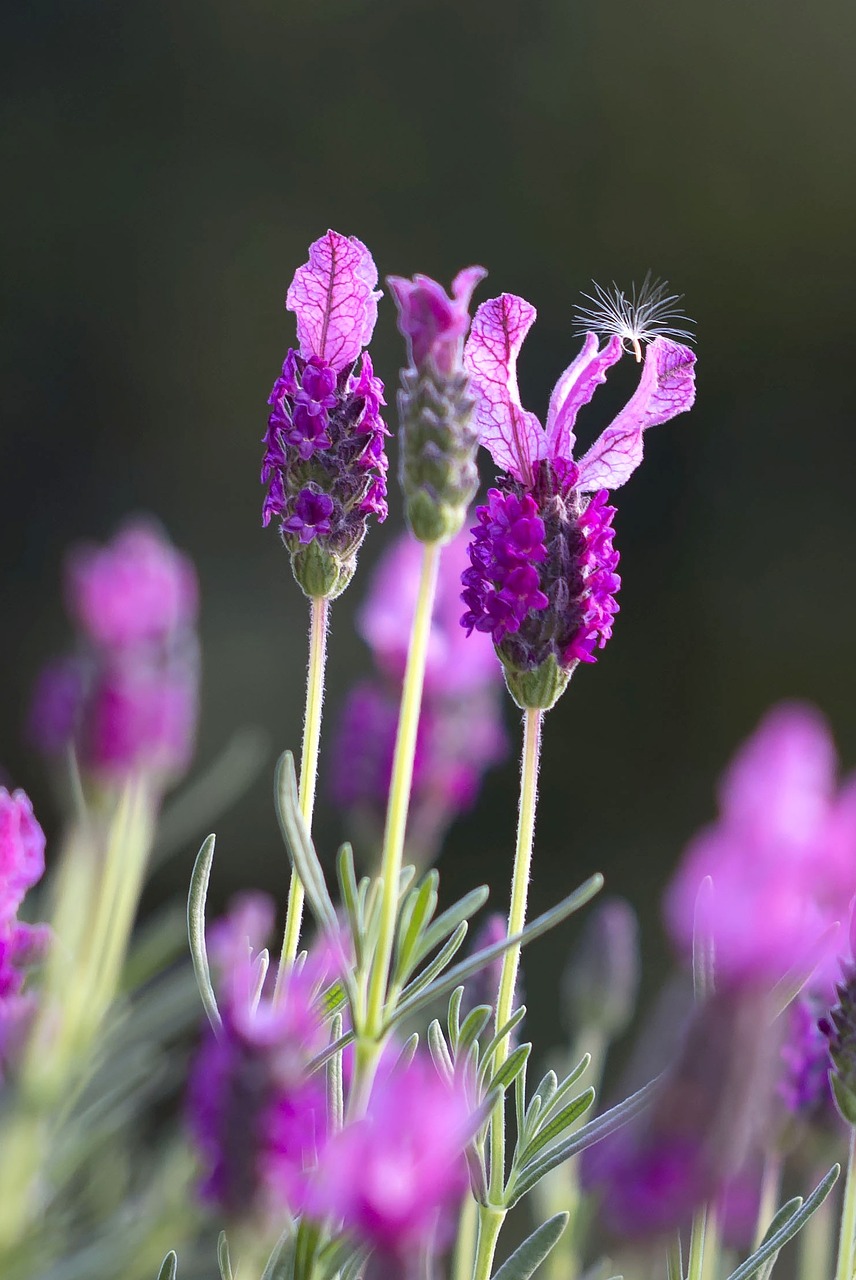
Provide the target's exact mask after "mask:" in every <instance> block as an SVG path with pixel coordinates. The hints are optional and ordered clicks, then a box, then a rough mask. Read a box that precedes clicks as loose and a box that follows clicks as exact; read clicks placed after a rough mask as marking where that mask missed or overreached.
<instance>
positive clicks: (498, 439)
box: [464, 293, 547, 484]
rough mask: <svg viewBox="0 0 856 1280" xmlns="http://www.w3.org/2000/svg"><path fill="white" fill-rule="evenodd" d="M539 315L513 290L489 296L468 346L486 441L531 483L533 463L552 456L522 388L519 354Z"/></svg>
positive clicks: (517, 475) (516, 473) (496, 457)
mask: <svg viewBox="0 0 856 1280" xmlns="http://www.w3.org/2000/svg"><path fill="white" fill-rule="evenodd" d="M535 315H536V311H535V308H534V307H533V306H531V305H530V304H529V303H528V302H526V300H525V299H524V298H518V297H517V296H516V295H515V294H513V293H503V294H501V295H500V297H498V298H489V299H488V301H487V302H483V303H482V305H481V306H480V307H479V309H478V311H477V312H476V314H475V316H474V318H473V324H472V328H471V329H470V336H469V338H468V339H467V344H466V346H465V347H464V365H465V367H466V369H467V372H468V373H469V374H470V377H471V378H472V387H473V391H474V392H475V395H476V397H477V399H476V410H475V421H476V425H477V426H478V429H479V435H480V437H481V443H482V444H483V445H484V446H485V448H486V449H487V450H488V451H489V453H490V455H491V457H492V458H493V460H494V462H495V463H496V464H497V466H499V467H502V468H503V469H504V470H505V471H508V472H509V473H510V474H511V475H512V476H514V478H515V479H516V480H520V481H522V482H523V483H525V484H531V483H532V478H533V476H532V472H533V463H535V462H537V461H538V459H540V458H545V457H546V456H547V438H546V436H545V434H544V428H543V427H542V426H541V423H540V422H539V421H538V419H537V417H536V416H535V414H534V413H527V411H526V410H525V409H524V408H523V406H522V405H521V403H520V392H519V391H518V389H517V357H518V355H519V354H520V348H521V346H522V345H523V339H524V338H525V337H526V335H527V333H528V332H529V330H530V329H531V327H532V324H533V322H534V320H535Z"/></svg>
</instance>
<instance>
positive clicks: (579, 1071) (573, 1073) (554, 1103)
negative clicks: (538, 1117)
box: [542, 1053, 591, 1123]
mask: <svg viewBox="0 0 856 1280" xmlns="http://www.w3.org/2000/svg"><path fill="white" fill-rule="evenodd" d="M590 1063H591V1054H590V1053H584V1054H583V1056H582V1057H581V1058H580V1060H579V1062H578V1063H577V1065H576V1066H575V1067H573V1068H572V1069H571V1070H570V1071H569V1072H568V1074H567V1075H566V1076H565V1078H564V1080H561V1081H560V1082H559V1084H558V1085H557V1086H556V1090H555V1092H554V1093H553V1094H552V1096H551V1097H550V1099H549V1101H547V1102H545V1103H544V1113H543V1117H542V1123H543V1119H545V1118H546V1117H547V1116H548V1115H550V1113H551V1112H553V1111H555V1110H556V1108H557V1107H560V1106H561V1105H562V1103H563V1102H564V1100H565V1098H566V1097H567V1096H568V1094H569V1093H570V1091H571V1089H573V1087H574V1085H575V1084H576V1083H577V1082H578V1081H579V1079H580V1077H581V1076H584V1075H585V1073H586V1071H587V1070H588V1068H589V1064H590Z"/></svg>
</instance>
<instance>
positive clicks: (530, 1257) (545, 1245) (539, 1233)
mask: <svg viewBox="0 0 856 1280" xmlns="http://www.w3.org/2000/svg"><path fill="white" fill-rule="evenodd" d="M570 1216H571V1215H570V1214H569V1213H557V1214H556V1215H555V1216H554V1217H552V1218H548V1219H547V1221H546V1222H542V1223H541V1226H540V1227H537V1228H536V1229H535V1230H534V1231H533V1232H532V1234H531V1236H529V1237H528V1238H527V1239H526V1240H524V1241H523V1244H521V1245H519V1246H518V1247H517V1248H516V1249H515V1250H514V1253H512V1255H511V1257H510V1258H508V1259H507V1260H506V1261H505V1262H503V1264H502V1266H501V1267H500V1268H499V1270H498V1271H496V1272H494V1276H493V1280H529V1277H530V1276H532V1275H534V1274H535V1272H536V1271H537V1270H538V1268H539V1267H540V1265H541V1263H542V1262H543V1261H544V1259H545V1258H546V1257H547V1254H548V1253H549V1252H550V1250H551V1249H552V1248H553V1246H554V1245H556V1244H558V1242H559V1239H560V1237H561V1235H562V1232H563V1231H564V1229H565V1227H566V1226H567V1225H568V1219H569V1218H570Z"/></svg>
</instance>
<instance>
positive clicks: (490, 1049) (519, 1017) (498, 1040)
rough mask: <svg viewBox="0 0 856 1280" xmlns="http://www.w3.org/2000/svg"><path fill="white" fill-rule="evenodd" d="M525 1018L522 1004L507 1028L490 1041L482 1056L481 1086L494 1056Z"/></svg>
mask: <svg viewBox="0 0 856 1280" xmlns="http://www.w3.org/2000/svg"><path fill="white" fill-rule="evenodd" d="M525 1017H526V1005H525V1004H522V1005H520V1007H519V1008H517V1009H515V1010H514V1013H513V1014H512V1015H511V1017H510V1018H509V1019H508V1021H507V1022H506V1024H505V1026H504V1027H500V1029H499V1031H497V1033H496V1035H495V1036H494V1037H493V1039H492V1040H491V1041H490V1043H489V1044H488V1046H487V1048H486V1049H485V1051H484V1053H483V1054H482V1059H481V1065H480V1067H479V1084H483V1083H484V1079H485V1077H486V1076H487V1074H488V1072H489V1071H490V1064H491V1062H492V1061H493V1056H494V1054H495V1053H496V1051H497V1049H498V1048H499V1046H500V1045H501V1044H502V1042H503V1040H504V1039H505V1037H506V1036H510V1035H511V1033H512V1031H513V1030H514V1028H515V1027H516V1026H519V1024H520V1023H521V1022H522V1021H523V1019H524V1018H525Z"/></svg>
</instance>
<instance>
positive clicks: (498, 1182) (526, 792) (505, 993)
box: [474, 708, 544, 1280]
mask: <svg viewBox="0 0 856 1280" xmlns="http://www.w3.org/2000/svg"><path fill="white" fill-rule="evenodd" d="M543 717H544V713H543V711H541V710H536V709H533V708H529V709H527V710H526V711H525V712H524V713H523V754H522V760H521V766H520V807H519V810H518V817H517V848H516V851H515V855H514V874H513V876H512V880H511V905H510V908H509V912H508V933H507V936H508V937H511V936H512V935H513V934H515V933H520V931H521V930H522V929H523V926H524V925H525V923H526V902H527V898H528V892H529V873H530V869H531V866H532V848H533V843H534V836H535V810H536V807H537V800H538V765H539V761H540V755H541V723H542V720H543ZM519 967H520V944H519V943H518V944H517V945H516V946H513V947H509V948H508V950H507V951H506V952H505V955H504V957H503V961H502V974H501V976H500V980H499V995H498V998H497V1002H496V1027H497V1030H499V1028H500V1027H503V1026H505V1024H506V1022H508V1020H509V1018H510V1017H511V1014H512V1012H513V1006H514V988H515V986H516V985H517V971H518V969H519ZM508 1054H509V1044H508V1037H507V1036H506V1037H505V1039H504V1040H503V1041H502V1042H501V1044H500V1045H499V1047H498V1048H497V1051H496V1056H495V1059H494V1071H498V1070H499V1069H500V1068H501V1067H502V1065H503V1063H504V1062H505V1061H506V1060H507V1058H508ZM504 1194H505V1099H504V1098H501V1099H500V1101H499V1102H498V1103H497V1105H496V1108H495V1109H494V1112H493V1115H492V1116H491V1123H490V1191H489V1197H488V1198H489V1200H490V1205H489V1206H488V1207H482V1209H481V1212H480V1214H479V1245H478V1255H477V1258H476V1269H475V1277H474V1280H489V1277H490V1273H491V1270H492V1268H493V1257H494V1253H495V1252H496V1244H497V1240H498V1239H499V1232H500V1229H501V1227H502V1224H503V1222H504V1220H505V1213H506V1211H505V1209H504V1208H502V1207H501V1206H502V1200H503V1197H504Z"/></svg>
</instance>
